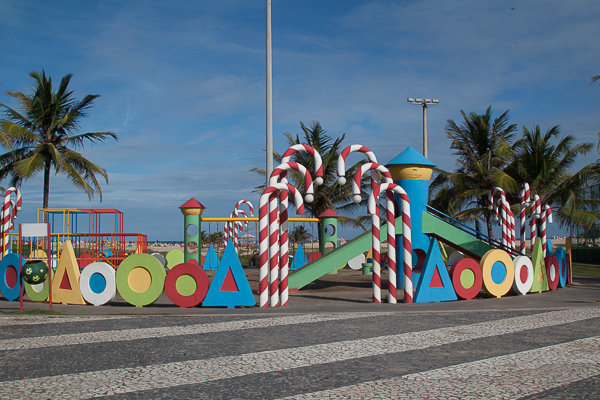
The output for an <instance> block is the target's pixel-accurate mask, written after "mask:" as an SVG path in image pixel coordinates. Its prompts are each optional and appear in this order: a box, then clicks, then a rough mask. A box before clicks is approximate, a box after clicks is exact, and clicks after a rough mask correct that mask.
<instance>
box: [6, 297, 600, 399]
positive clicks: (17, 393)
mask: <svg viewBox="0 0 600 400" xmlns="http://www.w3.org/2000/svg"><path fill="white" fill-rule="evenodd" d="M598 317H600V309H597V308H579V309H570V310H564V311H555V312H548V313H543V314H537V315H529V316H523V317H514V318H507V319H501V320H496V321H489V322H481V323H476V324H472V325H462V326H454V327H448V328H439V329H432V330H427V331H420V332H410V333H402V334H397V335H386V336H380V337H375V338H366V339H358V340H347V341H341V342H334V343H327V344H318V345H312V346H306V347H297V348H288V349H281V350H270V351H262V352H256V353H248V354H242V355H237V356H226V357H217V358H211V359H205V360H189V361H183V362H174V363H166V364H159V365H149V366H145V367H131V368H119V369H109V370H103V371H92V372H84V373H75V374H65V375H59V376H54V377H52V378H48V377H42V378H29V379H23V380H16V381H5V382H1V383H0V386H1V387H2V388H3V392H4V393H5V394H7V395H8V396H10V398H11V399H48V398H53V397H59V398H72V399H83V398H90V397H94V396H108V395H113V394H119V393H132V392H138V391H142V390H153V389H164V388H169V387H174V386H180V385H192V384H200V383H203V382H209V381H215V380H220V379H228V378H234V377H242V376H246V375H251V374H260V373H270V372H277V371H284V370H290V369H294V368H301V367H310V366H313V365H320V364H326V363H333V362H339V361H346V360H352V359H358V358H364V357H371V356H377V355H382V354H393V353H401V352H405V351H410V350H417V349H426V348H429V347H434V346H441V345H445V344H451V343H457V342H462V341H469V340H474V339H480V338H486V337H492V336H498V335H505V334H511V333H518V332H522V331H526V330H531V329H539V328H545V327H550V326H556V325H561V324H567V323H573V322H577V321H583V320H587V319H591V318H598ZM295 318H297V317H295ZM49 381H52V382H57V383H59V384H57V385H52V386H47V385H46V384H47V383H48V382H49Z"/></svg>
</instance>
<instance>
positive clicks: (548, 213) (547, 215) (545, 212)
mask: <svg viewBox="0 0 600 400" xmlns="http://www.w3.org/2000/svg"><path fill="white" fill-rule="evenodd" d="M546 219H547V220H548V223H549V224H551V223H552V209H551V208H550V206H549V205H548V204H546V205H544V207H543V208H542V214H541V215H540V237H541V238H542V252H543V253H544V257H546V253H547V250H548V243H547V241H546V239H547V238H546Z"/></svg>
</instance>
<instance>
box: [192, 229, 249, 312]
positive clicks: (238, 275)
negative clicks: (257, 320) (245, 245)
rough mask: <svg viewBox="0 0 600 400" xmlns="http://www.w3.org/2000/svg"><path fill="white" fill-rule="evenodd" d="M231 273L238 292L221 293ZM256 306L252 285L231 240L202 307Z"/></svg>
mask: <svg viewBox="0 0 600 400" xmlns="http://www.w3.org/2000/svg"><path fill="white" fill-rule="evenodd" d="M229 271H231V274H232V276H233V279H234V280H235V284H236V285H237V287H238V291H237V292H230V291H221V288H222V287H223V283H224V282H225V278H226V277H227V273H228V272H229ZM254 305H256V300H254V295H253V294H252V290H251V289H250V284H249V283H248V279H247V278H246V274H245V273H244V269H243V268H242V264H241V263H240V259H239V258H238V255H237V254H236V252H235V249H234V248H233V245H232V243H231V240H229V241H228V242H227V247H225V252H223V257H221V262H220V263H219V267H218V268H217V272H215V276H214V278H213V280H212V282H211V284H210V287H209V288H208V292H207V293H206V297H205V298H204V302H203V303H202V306H203V307H227V308H234V307H238V306H247V307H249V306H254Z"/></svg>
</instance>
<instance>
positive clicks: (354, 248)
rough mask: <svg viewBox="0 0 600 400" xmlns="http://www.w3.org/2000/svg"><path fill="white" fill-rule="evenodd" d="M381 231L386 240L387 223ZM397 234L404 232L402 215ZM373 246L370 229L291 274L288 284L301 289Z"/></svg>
mask: <svg viewBox="0 0 600 400" xmlns="http://www.w3.org/2000/svg"><path fill="white" fill-rule="evenodd" d="M380 231H381V232H380V233H381V238H380V240H381V241H382V242H384V241H385V240H386V239H387V224H383V226H382V227H381V229H380ZM396 234H397V235H400V234H402V218H401V217H398V218H396ZM371 246H372V240H371V232H370V231H368V232H365V233H363V234H362V235H360V236H357V237H356V238H354V239H352V240H350V241H349V242H347V243H346V244H345V245H343V246H340V247H338V248H337V249H335V250H333V251H332V252H330V253H327V254H325V255H323V256H321V257H320V258H318V259H316V260H315V261H313V262H311V263H308V264H306V265H305V266H304V267H302V268H300V269H299V270H297V271H296V272H294V273H293V274H291V275H290V276H289V278H288V286H289V287H290V288H291V289H300V288H301V287H304V286H306V285H308V284H309V283H311V282H312V281H314V280H316V279H319V278H320V277H322V276H323V275H325V274H327V273H328V272H331V271H333V270H334V269H337V267H339V266H340V265H343V264H346V263H347V262H348V260H351V259H353V258H354V257H356V256H358V255H359V254H360V253H364V252H365V251H369V249H370V248H371Z"/></svg>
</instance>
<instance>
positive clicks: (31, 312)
mask: <svg viewBox="0 0 600 400" xmlns="http://www.w3.org/2000/svg"><path fill="white" fill-rule="evenodd" d="M62 314H63V313H61V312H59V311H50V310H25V311H17V312H14V313H10V314H5V315H62Z"/></svg>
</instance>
